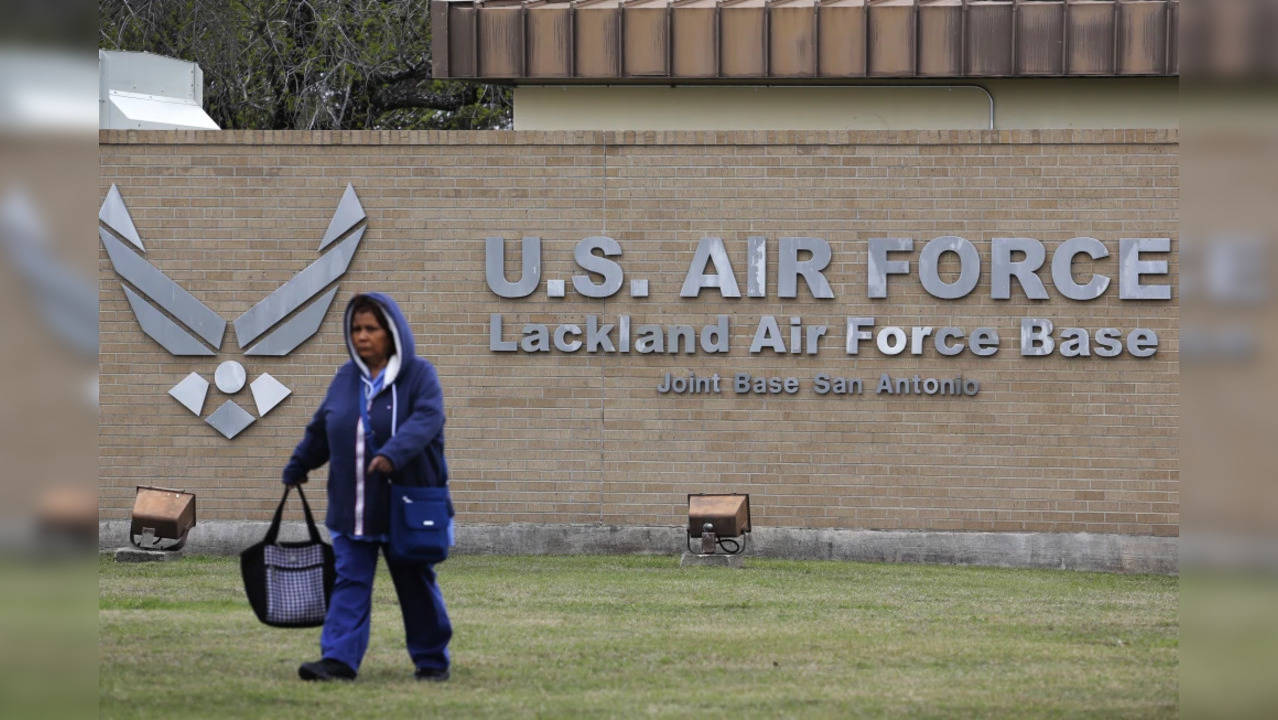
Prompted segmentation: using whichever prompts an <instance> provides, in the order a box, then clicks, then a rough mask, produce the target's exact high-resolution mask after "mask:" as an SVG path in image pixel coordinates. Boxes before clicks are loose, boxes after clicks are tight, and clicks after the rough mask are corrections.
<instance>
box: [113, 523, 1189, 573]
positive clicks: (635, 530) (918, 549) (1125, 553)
mask: <svg viewBox="0 0 1278 720" xmlns="http://www.w3.org/2000/svg"><path fill="white" fill-rule="evenodd" d="M267 525H268V523H265V522H246V521H230V520H213V521H206V522H201V523H200V524H199V525H197V526H196V527H195V528H194V529H193V530H192V531H191V534H190V536H189V537H188V539H187V543H186V547H185V548H184V549H185V551H186V552H187V553H206V554H215V555H233V554H238V553H239V552H240V551H241V550H243V549H245V548H247V547H248V546H250V545H252V544H254V543H256V542H258V541H260V540H261V539H262V537H263V536H264V535H265V534H266V528H267ZM128 529H129V525H128V522H127V521H124V520H106V521H103V522H100V523H99V533H98V546H99V548H101V549H102V550H104V551H113V550H114V549H116V548H118V547H121V546H123V545H127V544H128V542H129V540H128ZM325 536H326V537H327V532H325ZM305 537H306V526H305V525H304V524H303V523H300V522H299V523H285V524H284V525H283V526H282V528H281V531H280V539H281V540H301V539H304V538H305ZM684 543H685V537H684V529H683V528H682V527H618V526H612V525H543V524H532V523H515V524H510V525H458V527H457V547H456V548H454V552H456V553H459V554H497V555H582V554H648V555H675V554H679V553H682V552H684V551H685V550H686V547H685V544H684ZM745 555H746V556H747V557H772V558H787V559H794V560H852V561H859V562H899V563H926V564H935V565H985V566H994V567H1017V568H1054V569H1059V570H1097V571H1106V572H1126V573H1164V574H1173V573H1176V572H1178V570H1179V538H1174V537H1151V536H1144V535H1100V534H1094V533H987V532H925V531H906V530H812V529H806V528H758V529H757V530H755V532H753V533H751V535H750V541H749V546H748V548H747V549H746V552H745Z"/></svg>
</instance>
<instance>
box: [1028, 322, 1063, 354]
mask: <svg viewBox="0 0 1278 720" xmlns="http://www.w3.org/2000/svg"><path fill="white" fill-rule="evenodd" d="M1055 347H1056V341H1055V340H1052V321H1051V320H1047V319H1045V318H1021V355H1024V356H1026V357H1042V356H1044V355H1051V354H1052V350H1053V349H1054V348H1055Z"/></svg>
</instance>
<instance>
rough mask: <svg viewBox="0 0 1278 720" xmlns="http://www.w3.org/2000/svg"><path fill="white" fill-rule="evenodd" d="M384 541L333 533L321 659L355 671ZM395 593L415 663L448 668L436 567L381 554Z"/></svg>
mask: <svg viewBox="0 0 1278 720" xmlns="http://www.w3.org/2000/svg"><path fill="white" fill-rule="evenodd" d="M384 547H385V546H384V545H383V544H382V543H378V542H366V541H363V540H352V539H350V538H347V537H344V536H342V535H338V534H336V533H334V534H333V553H334V555H335V556H336V560H337V582H335V583H334V584H333V595H332V597H331V598H330V599H329V604H328V615H326V616H325V617H324V632H323V633H322V634H321V635H320V649H321V650H322V651H323V653H324V657H325V658H332V659H334V660H340V661H342V662H343V663H346V664H347V665H349V666H350V667H351V668H352V669H355V670H359V664H360V661H361V660H363V659H364V651H365V650H367V649H368V628H369V615H370V611H371V608H372V600H373V575H374V574H375V573H376V571H377V553H378V552H379V551H381V550H382V549H383V548H384ZM386 566H387V567H388V568H390V573H391V579H392V580H393V581H394V582H395V594H396V595H398V596H399V607H400V611H401V612H403V614H404V634H405V635H406V636H407V638H408V655H409V656H410V657H411V658H412V659H413V664H414V665H416V666H417V667H419V668H427V669H431V670H447V669H448V641H449V640H450V639H451V638H452V636H453V626H452V624H451V623H450V622H449V621H448V611H447V610H446V609H445V608H444V596H443V594H442V593H440V591H439V585H437V584H435V570H434V568H432V567H431V566H430V565H428V564H425V563H422V564H401V563H398V562H395V561H394V560H392V559H391V557H390V555H389V554H387V556H386Z"/></svg>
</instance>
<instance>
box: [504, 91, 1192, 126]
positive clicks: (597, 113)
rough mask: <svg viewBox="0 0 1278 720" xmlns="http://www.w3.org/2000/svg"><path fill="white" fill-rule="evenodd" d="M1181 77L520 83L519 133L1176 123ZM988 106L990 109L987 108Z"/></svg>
mask: <svg viewBox="0 0 1278 720" xmlns="http://www.w3.org/2000/svg"><path fill="white" fill-rule="evenodd" d="M1178 86H1179V83H1178V78H1086V79H1047V78H1032V79H1006V80H982V81H981V82H980V83H979V84H977V83H958V84H955V85H950V86H946V87H936V86H928V84H927V83H922V84H915V85H913V86H906V87H902V86H901V85H890V84H877V85H857V86H825V87H821V86H799V87H787V86H783V85H775V86H739V87H734V86H730V85H713V86H711V85H679V86H674V87H670V86H656V85H611V86H597V85H553V86H550V85H538V86H534V85H522V86H519V87H516V88H515V129H516V130H952V129H974V130H982V129H988V128H989V127H990V122H991V109H992V110H993V113H992V115H993V118H992V119H993V122H994V127H995V128H997V129H1000V130H1022V129H1039V128H1067V129H1088V128H1175V127H1177V117H1178V102H1179V100H1178ZM991 105H992V108H991Z"/></svg>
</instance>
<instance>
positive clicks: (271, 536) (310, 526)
mask: <svg viewBox="0 0 1278 720" xmlns="http://www.w3.org/2000/svg"><path fill="white" fill-rule="evenodd" d="M293 488H297V496H298V497H299V498H301V499H302V511H303V512H304V513H305V515H306V530H307V532H309V533H310V535H311V542H317V543H318V542H323V540H321V539H320V534H319V528H317V527H315V517H314V516H313V515H311V504H310V503H308V502H306V493H304V492H302V486H301V485H285V486H284V495H283V497H281V498H280V504H279V505H276V506H275V517H273V518H271V527H270V528H269V529H268V530H267V531H266V538H265V539H264V540H265V542H266V544H267V545H274V544H275V540H276V538H278V537H279V534H280V520H281V519H283V517H284V503H285V502H286V501H287V500H288V493H289V491H290V490H292V489H293Z"/></svg>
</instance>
